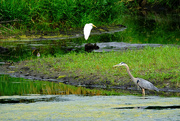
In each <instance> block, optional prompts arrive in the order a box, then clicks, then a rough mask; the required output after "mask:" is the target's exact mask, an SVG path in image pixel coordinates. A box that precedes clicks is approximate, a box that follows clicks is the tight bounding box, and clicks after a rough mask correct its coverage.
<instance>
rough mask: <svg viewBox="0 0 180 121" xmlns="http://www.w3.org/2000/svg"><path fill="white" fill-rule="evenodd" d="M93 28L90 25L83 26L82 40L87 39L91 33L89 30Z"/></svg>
mask: <svg viewBox="0 0 180 121" xmlns="http://www.w3.org/2000/svg"><path fill="white" fill-rule="evenodd" d="M93 26H94V27H96V26H95V25H93V24H92V23H89V24H86V25H85V26H84V38H85V40H87V39H88V38H89V35H90V33H91V29H92V28H93Z"/></svg>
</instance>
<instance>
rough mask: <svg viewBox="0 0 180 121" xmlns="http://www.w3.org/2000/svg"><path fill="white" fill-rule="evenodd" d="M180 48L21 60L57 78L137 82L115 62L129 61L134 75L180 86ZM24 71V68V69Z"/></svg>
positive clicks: (32, 70) (33, 70) (159, 84)
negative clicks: (117, 66) (116, 65)
mask: <svg viewBox="0 0 180 121" xmlns="http://www.w3.org/2000/svg"><path fill="white" fill-rule="evenodd" d="M179 53H180V49H179V48H178V47H170V46H166V47H159V48H151V47H146V48H145V49H142V50H135V51H132V50H126V51H123V52H122V51H121V52H108V53H106V52H104V53H74V52H72V53H69V54H66V55H56V57H42V58H38V59H33V60H29V61H23V62H20V63H19V64H18V65H17V67H19V68H18V69H17V70H16V71H17V72H19V71H20V70H21V69H22V67H26V68H27V67H28V68H30V70H29V72H28V73H29V74H32V75H33V73H36V75H37V74H41V75H46V76H49V77H55V78H58V77H59V78H67V77H71V78H72V79H73V80H74V81H77V82H78V83H92V84H101V85H104V84H105V85H106V84H108V85H122V86H123V85H128V86H134V84H133V83H132V82H131V80H130V78H129V76H128V74H127V72H126V69H125V68H124V67H120V68H113V65H115V64H118V63H120V62H125V63H127V64H128V65H129V67H130V70H131V71H132V74H133V75H134V77H140V78H144V79H146V80H149V81H151V82H152V83H153V84H154V85H156V86H157V87H158V88H166V87H168V88H174V89H177V88H180V84H179V83H180V73H179V71H180V61H179V60H180V54H179ZM21 71H22V72H23V70H21Z"/></svg>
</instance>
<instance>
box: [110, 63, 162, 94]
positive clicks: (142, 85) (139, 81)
mask: <svg viewBox="0 0 180 121" xmlns="http://www.w3.org/2000/svg"><path fill="white" fill-rule="evenodd" d="M117 66H125V67H126V69H127V72H128V74H129V76H130V77H131V80H132V81H133V82H134V83H135V84H136V85H137V86H138V87H140V88H141V89H142V94H143V96H145V89H148V90H155V91H158V92H159V89H158V88H157V87H155V86H154V85H153V84H152V83H151V82H149V81H147V80H145V79H142V78H134V77H133V75H132V74H131V72H130V70H129V67H128V65H127V64H126V63H124V62H121V63H119V64H117V65H114V66H113V67H117Z"/></svg>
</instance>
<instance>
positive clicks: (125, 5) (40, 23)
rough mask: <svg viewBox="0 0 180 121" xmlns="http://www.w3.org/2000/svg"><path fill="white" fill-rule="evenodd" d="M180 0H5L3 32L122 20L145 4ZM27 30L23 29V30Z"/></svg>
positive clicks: (0, 18)
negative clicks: (125, 15)
mask: <svg viewBox="0 0 180 121" xmlns="http://www.w3.org/2000/svg"><path fill="white" fill-rule="evenodd" d="M176 3H178V0H175V1H171V0H166V1H163V0H159V1H155V0H147V2H145V3H144V1H143V0H134V1H132V0H122V1H119V0H102V1H94V0H85V1H82V0H18V1H17V0H1V1H0V24H1V25H0V26H1V29H0V32H1V33H0V34H6V33H24V31H43V32H44V31H59V30H67V29H68V30H69V29H72V28H78V27H83V26H84V24H85V23H89V22H92V23H95V24H96V25H97V26H102V25H105V24H106V25H110V24H118V23H122V20H119V19H120V18H122V16H123V15H124V14H127V13H131V14H134V13H137V12H135V10H139V9H140V8H143V7H144V6H151V7H152V6H160V5H161V6H164V7H167V8H171V9H172V8H173V9H175V8H178V4H176ZM22 31H23V32H22Z"/></svg>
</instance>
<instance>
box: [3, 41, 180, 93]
mask: <svg viewBox="0 0 180 121" xmlns="http://www.w3.org/2000/svg"><path fill="white" fill-rule="evenodd" d="M96 44H97V46H99V50H94V52H104V51H105V52H109V51H126V50H139V49H143V48H144V47H146V46H150V47H161V46H164V45H162V44H129V43H124V42H107V43H96ZM77 48H78V47H77ZM42 61H43V62H39V61H37V62H36V64H37V65H38V64H40V65H41V64H42V66H45V65H48V66H46V67H45V69H44V71H41V70H32V69H31V68H30V67H27V66H26V64H27V63H28V61H23V62H21V64H19V63H18V62H17V63H12V62H10V63H8V62H1V64H2V66H0V73H1V74H9V75H11V76H12V77H21V78H26V79H31V80H42V81H51V82H57V83H58V82H62V83H64V84H69V85H74V86H83V87H88V88H103V89H115V90H120V89H123V90H130V91H131V90H133V92H138V93H140V94H141V90H137V89H136V86H135V85H134V83H132V81H131V80H130V78H129V77H128V76H125V77H123V78H118V79H115V80H114V82H112V81H110V80H109V79H107V78H104V79H103V80H102V79H100V78H101V77H100V76H99V75H98V74H97V73H94V74H93V73H92V74H90V75H83V74H77V73H76V72H75V73H76V74H75V75H74V76H72V75H70V74H69V73H71V70H68V72H63V71H61V70H58V69H53V68H52V67H53V66H54V65H55V63H54V61H53V63H52V64H48V63H47V62H46V61H45V60H44V59H42ZM55 61H56V62H59V61H60V59H57V60H55ZM37 69H38V68H37ZM69 75H70V76H69ZM124 80H126V81H124ZM152 83H153V82H152ZM154 84H155V85H156V86H157V87H159V88H160V92H159V93H157V92H154V91H147V94H153V95H156V94H160V95H168V96H169V95H176V96H179V93H180V90H179V88H178V87H177V86H175V84H174V83H170V82H168V81H167V80H164V81H163V85H162V81H159V82H156V83H154ZM174 87H176V88H174Z"/></svg>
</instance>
